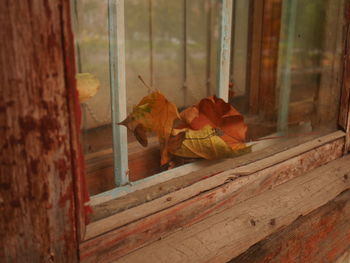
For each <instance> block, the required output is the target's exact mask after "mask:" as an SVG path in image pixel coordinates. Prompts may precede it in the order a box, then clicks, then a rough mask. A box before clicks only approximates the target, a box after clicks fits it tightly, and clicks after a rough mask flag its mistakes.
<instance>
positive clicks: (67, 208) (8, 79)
mask: <svg viewBox="0 0 350 263" xmlns="http://www.w3.org/2000/svg"><path fill="white" fill-rule="evenodd" d="M67 3H68V2H67V1H63V0H58V1H45V0H38V1H20V0H11V1H10V0H5V1H1V2H0V23H1V30H0V39H1V45H0V68H1V70H0V80H1V93H0V138H1V140H0V153H1V154H0V244H1V246H0V257H1V260H2V262H76V261H77V237H76V218H75V199H74V194H73V189H74V185H73V177H74V176H75V175H76V169H75V168H76V163H74V162H73V159H74V158H75V156H74V149H75V146H74V145H73V140H74V138H72V137H71V136H70V134H71V132H72V131H73V130H74V129H73V126H72V125H74V123H75V121H74V119H71V116H70V115H69V108H70V107H71V106H72V105H71V104H69V103H68V99H67V98H68V94H71V91H69V89H72V88H73V87H72V85H73V82H74V80H72V78H73V76H74V56H68V54H67V53H66V52H67V49H68V48H69V46H66V45H67V44H68V43H69V41H72V38H70V39H66V35H65V34H66V32H67V31H66V30H67V28H66V27H67V26H68V25H69V20H68V21H67V20H65V19H67V17H68V16H69V9H68V6H67ZM69 63H70V65H71V66H70V67H67V65H68V64H69ZM72 65H73V66H72Z"/></svg>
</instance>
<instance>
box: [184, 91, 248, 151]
mask: <svg viewBox="0 0 350 263" xmlns="http://www.w3.org/2000/svg"><path fill="white" fill-rule="evenodd" d="M180 116H181V119H182V120H183V121H184V122H185V123H186V125H187V127H188V128H190V129H192V130H200V129H203V128H204V127H206V126H207V125H209V126H210V127H212V128H217V129H218V131H221V132H220V134H218V135H219V137H220V138H221V139H223V140H224V141H225V142H226V143H227V144H228V145H229V146H230V147H231V148H232V149H240V148H242V147H244V142H245V137H246V132H247V129H248V128H247V125H246V124H245V123H244V119H243V116H242V115H241V114H240V113H239V112H238V111H237V110H236V109H235V108H234V107H232V106H231V105H230V104H229V103H226V102H225V101H224V100H222V99H220V98H217V97H216V96H210V97H208V98H205V99H202V100H201V101H200V102H199V103H198V104H197V105H195V106H192V107H189V108H187V109H186V110H185V111H183V112H181V113H180ZM178 128H185V126H183V125H182V126H181V125H180V126H179V127H178Z"/></svg>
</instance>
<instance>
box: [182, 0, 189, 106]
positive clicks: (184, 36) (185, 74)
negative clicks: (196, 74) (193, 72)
mask: <svg viewBox="0 0 350 263" xmlns="http://www.w3.org/2000/svg"><path fill="white" fill-rule="evenodd" d="M182 74H183V76H182V80H183V87H182V88H183V103H184V105H183V106H187V89H188V86H187V0H183V73H182Z"/></svg>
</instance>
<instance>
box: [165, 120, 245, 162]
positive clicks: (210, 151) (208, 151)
mask: <svg viewBox="0 0 350 263" xmlns="http://www.w3.org/2000/svg"><path fill="white" fill-rule="evenodd" d="M175 133H176V131H175ZM185 136H186V137H185V139H184V140H183V142H182V145H181V147H180V148H179V149H178V150H176V151H174V152H171V153H172V154H174V155H176V156H180V157H186V158H204V159H207V160H214V159H221V158H229V157H236V156H239V155H242V154H245V153H248V152H250V151H251V148H250V147H248V146H246V145H245V144H244V143H237V144H236V145H235V147H234V149H233V148H232V147H230V146H229V145H228V144H227V143H226V142H225V141H224V140H223V139H221V138H220V137H219V136H218V135H217V131H216V129H215V128H212V127H211V126H209V125H207V126H205V127H203V128H202V129H200V130H191V129H188V130H187V131H186V135H185Z"/></svg>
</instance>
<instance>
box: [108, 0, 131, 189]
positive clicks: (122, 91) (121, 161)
mask: <svg viewBox="0 0 350 263" xmlns="http://www.w3.org/2000/svg"><path fill="white" fill-rule="evenodd" d="M108 30H109V61H110V87H111V106H112V107H111V110H112V128H113V157H114V176H115V183H116V185H117V186H122V185H125V184H127V183H128V182H129V178H128V141H127V130H126V128H125V127H124V126H121V125H118V123H119V122H121V121H122V120H124V119H125V118H126V85H125V43H124V41H125V37H124V35H125V32H124V0H109V1H108Z"/></svg>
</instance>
